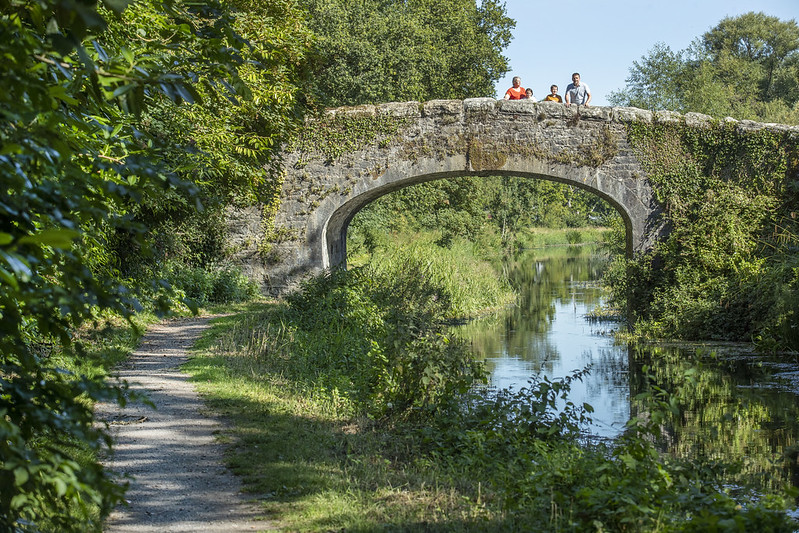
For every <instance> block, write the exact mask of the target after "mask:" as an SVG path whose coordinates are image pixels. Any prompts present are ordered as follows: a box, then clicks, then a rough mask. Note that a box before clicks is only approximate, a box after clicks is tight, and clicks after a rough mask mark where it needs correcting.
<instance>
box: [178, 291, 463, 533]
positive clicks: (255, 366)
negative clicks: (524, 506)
mask: <svg viewBox="0 0 799 533" xmlns="http://www.w3.org/2000/svg"><path fill="white" fill-rule="evenodd" d="M280 305H281V304H278V303H267V304H253V305H251V306H250V307H249V308H248V309H247V310H246V311H244V312H243V313H241V314H239V315H236V316H230V317H225V318H221V319H216V320H215V321H214V327H213V329H212V330H211V331H210V332H209V334H208V335H206V336H205V337H204V338H203V340H202V341H201V342H200V343H198V345H197V346H196V348H195V353H194V357H193V358H192V359H191V360H190V361H189V363H188V364H187V365H186V366H185V367H184V370H186V371H187V372H188V373H189V374H191V376H192V379H193V380H194V381H195V382H196V383H197V386H198V388H199V390H200V392H201V393H202V394H203V396H204V397H205V399H206V401H207V402H208V404H209V406H210V407H211V408H212V409H213V410H214V411H216V412H218V413H219V414H221V415H222V416H224V417H225V418H226V419H228V420H230V422H231V428H232V429H231V430H230V431H229V432H228V433H227V435H226V438H227V439H228V440H229V442H230V443H231V448H230V450H229V453H228V455H227V461H228V464H229V465H230V466H231V468H232V469H233V470H234V472H236V473H237V474H239V475H241V476H242V480H243V481H244V483H245V487H246V491H247V492H250V493H252V494H253V495H256V496H257V497H258V498H259V499H260V500H261V502H262V509H263V512H264V514H265V516H266V517H267V518H269V519H272V520H277V521H278V523H279V524H280V525H281V526H282V529H283V530H286V531H329V530H346V531H374V530H378V529H380V528H381V525H385V524H395V525H396V524H403V526H402V527H403V530H413V529H414V528H416V527H417V526H418V529H419V530H423V529H425V527H427V526H426V525H425V524H430V523H431V521H432V522H433V523H434V522H436V521H442V520H444V519H445V517H452V516H461V515H463V516H466V517H468V516H470V514H474V510H473V508H472V507H473V506H472V505H471V504H470V503H469V502H468V501H467V500H465V499H464V497H463V495H462V494H460V493H459V492H458V491H455V490H453V489H452V488H451V487H445V486H438V484H437V482H436V480H435V479H433V478H430V477H428V475H426V474H425V472H424V469H423V468H419V467H417V466H414V465H412V464H411V465H408V464H402V465H399V463H397V462H395V461H392V459H391V458H390V456H391V455H392V454H394V455H397V456H399V455H402V454H403V451H404V450H403V443H401V442H393V443H391V444H390V446H388V450H390V451H391V453H388V454H387V453H386V450H387V446H386V442H385V438H386V434H385V433H383V432H380V431H377V430H376V429H375V426H374V423H373V422H372V421H369V420H367V419H363V420H359V419H353V418H351V410H350V409H349V407H348V405H346V401H345V400H342V399H337V398H336V395H335V393H332V394H331V392H330V391H324V390H315V389H313V388H309V387H308V386H307V385H304V384H300V383H298V382H296V381H294V382H292V381H289V380H287V379H285V378H283V377H281V372H280V371H279V368H278V366H279V363H276V362H275V361H274V360H272V361H266V360H263V359H268V358H259V357H258V354H260V353H263V352H264V351H265V350H266V351H268V350H271V349H275V348H276V346H275V345H274V344H273V341H274V339H266V338H264V337H260V336H258V335H256V334H254V332H256V331H258V330H259V329H265V328H267V324H266V322H267V321H268V320H269V318H267V317H268V316H269V315H270V313H272V312H278V308H279V306H280ZM272 316H274V315H272ZM270 327H271V326H270ZM279 336H280V335H279V334H277V332H275V337H279ZM231 350H232V351H231ZM287 364H290V363H289V362H288V361H287Z"/></svg>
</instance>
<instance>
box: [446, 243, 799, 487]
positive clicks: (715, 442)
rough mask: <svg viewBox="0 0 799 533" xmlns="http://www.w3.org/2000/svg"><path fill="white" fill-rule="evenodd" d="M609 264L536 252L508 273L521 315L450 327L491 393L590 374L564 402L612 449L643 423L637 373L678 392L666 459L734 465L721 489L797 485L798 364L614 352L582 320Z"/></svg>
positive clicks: (601, 328) (580, 255) (588, 252)
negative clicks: (479, 364)
mask: <svg viewBox="0 0 799 533" xmlns="http://www.w3.org/2000/svg"><path fill="white" fill-rule="evenodd" d="M606 264H607V259H606V258H604V257H601V256H599V255H597V254H596V253H595V250H593V249H591V248H588V247H580V248H571V249H569V248H566V247H564V248H557V249H545V250H539V251H534V252H532V253H528V254H525V255H522V256H519V257H517V258H514V259H513V260H512V261H510V262H509V263H508V265H507V267H506V268H507V273H508V276H509V278H510V279H511V280H512V282H513V283H514V284H515V286H516V287H518V288H519V291H520V298H519V304H518V305H517V306H515V307H513V308H510V309H508V310H507V311H506V312H504V313H502V314H500V315H498V316H494V317H490V318H487V319H484V320H480V321H475V322H472V323H469V324H467V325H464V326H461V327H460V328H458V329H459V334H460V335H463V336H464V337H465V338H467V339H468V340H469V341H470V342H471V344H472V346H473V350H474V353H475V356H476V357H478V358H480V359H482V360H484V361H485V363H486V366H487V368H488V370H489V372H490V375H491V378H490V379H491V384H492V385H493V386H496V387H498V388H511V387H512V388H514V389H519V388H520V387H523V386H525V385H526V384H527V381H528V379H530V377H531V376H533V375H536V374H539V373H543V374H545V375H547V376H548V377H550V378H557V377H563V376H566V375H568V374H571V373H572V372H573V371H574V370H580V369H583V368H585V367H586V366H588V365H590V366H591V373H590V375H589V376H588V378H587V379H586V380H585V381H584V382H582V383H580V382H576V383H575V384H574V387H573V391H572V392H573V394H572V396H571V400H572V401H573V402H575V403H578V402H586V403H589V404H591V405H592V406H593V407H594V409H595V412H594V414H593V417H594V423H593V425H592V427H590V428H589V429H590V431H591V432H592V433H594V434H596V435H598V436H602V437H609V438H612V437H615V436H617V435H618V434H619V433H620V432H621V431H622V430H623V429H624V426H625V424H626V422H627V421H628V420H629V419H630V417H631V416H637V415H640V414H645V406H644V405H643V404H642V403H641V401H640V400H636V399H635V398H636V396H637V395H638V394H639V393H640V392H643V391H645V390H646V389H647V387H648V386H649V382H648V379H647V378H646V377H645V376H644V372H643V369H644V367H645V366H646V368H648V369H649V370H648V372H649V374H650V375H651V376H653V378H654V380H655V383H656V384H657V385H658V386H660V387H661V388H663V389H665V390H668V391H675V390H677V389H680V388H682V390H683V391H684V393H685V398H684V401H683V408H684V413H683V415H682V418H681V420H678V421H677V422H676V423H675V424H674V425H672V426H669V427H664V428H663V431H662V443H661V444H662V446H663V449H664V450H667V451H669V452H670V453H671V454H672V455H674V456H676V457H685V458H691V459H694V460H696V459H700V458H703V459H708V460H723V461H725V462H733V463H738V464H739V466H740V470H739V471H738V472H737V473H735V474H728V475H727V477H726V478H725V479H726V480H727V481H728V482H729V483H731V484H736V485H741V484H754V485H755V486H761V487H770V488H779V487H783V486H787V485H788V484H789V483H790V482H791V479H792V478H793V483H794V484H796V483H797V482H799V463H797V457H796V456H797V455H799V444H798V439H797V435H798V434H799V402H797V399H798V398H797V396H798V395H797V388H798V387H799V384H798V383H797V381H799V365H798V364H797V363H796V361H788V362H786V361H785V357H782V358H779V359H773V360H769V359H767V358H762V357H758V358H755V357H753V356H751V355H742V354H739V355H736V356H732V355H730V354H723V355H717V352H718V350H717V348H714V350H713V351H711V350H708V349H702V348H700V349H696V348H686V347H685V346H679V347H678V346H654V347H652V346H650V347H640V346H639V347H636V348H630V347H628V346H626V345H623V346H622V345H618V344H617V343H615V342H614V340H613V337H612V335H609V334H608V333H609V332H608V331H607V330H608V329H610V328H609V326H608V325H607V323H598V324H594V323H591V322H590V321H588V320H587V319H586V317H585V315H586V313H587V312H588V311H589V310H591V309H592V308H593V307H595V306H596V305H598V304H599V303H600V302H601V299H602V292H601V290H600V288H599V286H598V285H597V284H596V280H597V279H599V277H600V275H601V273H602V271H603V269H604V268H605V266H606ZM689 368H692V369H693V370H692V371H691V372H692V373H693V374H692V376H691V378H690V381H686V377H685V373H686V371H687V370H688V369H689Z"/></svg>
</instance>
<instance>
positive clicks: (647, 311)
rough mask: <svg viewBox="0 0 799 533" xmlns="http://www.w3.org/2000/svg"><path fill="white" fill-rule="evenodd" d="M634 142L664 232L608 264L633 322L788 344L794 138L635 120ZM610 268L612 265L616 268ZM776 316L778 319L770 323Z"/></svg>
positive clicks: (660, 331)
mask: <svg viewBox="0 0 799 533" xmlns="http://www.w3.org/2000/svg"><path fill="white" fill-rule="evenodd" d="M630 142H631V144H632V145H633V146H634V147H635V149H636V150H637V151H638V154H639V159H640V160H641V161H642V163H643V164H644V166H645V168H646V170H647V173H648V175H649V176H650V180H652V183H653V185H654V186H655V190H656V195H657V198H658V201H659V202H661V203H662V205H664V207H665V218H666V222H667V223H668V225H669V227H670V228H671V233H670V235H669V236H668V238H667V239H665V240H664V241H662V242H660V243H659V244H658V246H657V247H656V250H654V251H653V252H652V254H650V255H648V256H645V257H639V258H636V259H635V260H634V261H632V262H630V263H626V264H625V265H622V264H621V263H619V264H618V267H621V268H625V269H629V271H628V273H627V274H626V275H624V274H621V275H618V276H617V275H616V274H611V278H609V279H612V280H616V282H619V281H620V279H622V278H624V279H625V280H626V281H623V282H621V284H618V283H617V284H615V289H614V290H615V293H616V295H618V296H621V295H626V297H627V298H628V300H627V301H628V302H629V303H630V304H631V310H632V311H633V313H634V316H635V318H637V319H638V320H641V321H642V322H641V323H640V324H639V326H641V329H642V331H643V332H648V333H649V334H652V335H657V336H675V337H681V338H690V339H698V338H703V339H708V338H719V337H722V338H726V339H734V340H750V339H760V340H761V341H763V342H764V343H777V344H778V345H781V346H795V344H794V342H795V336H794V335H786V334H785V333H784V332H783V331H788V330H790V329H793V327H791V326H788V324H791V323H794V324H795V322H793V321H794V320H795V318H794V317H793V313H792V312H791V311H788V309H789V308H790V306H791V305H793V304H794V303H795V302H796V298H797V293H796V280H795V277H794V274H793V269H794V268H795V258H794V256H795V249H796V244H797V237H796V236H797V234H799V227H797V224H796V219H795V213H796V211H797V208H799V205H797V196H796V194H795V189H796V179H797V161H799V158H798V157H797V156H798V155H799V146H797V144H796V140H795V139H792V138H791V137H790V135H788V134H787V133H778V132H774V131H770V130H765V129H761V130H757V131H749V132H746V131H739V130H737V129H736V128H735V127H734V126H732V125H730V124H722V123H720V124H717V125H716V126H714V127H711V128H707V129H696V128H688V127H685V126H681V125H674V124H672V125H667V124H655V125H652V126H645V125H636V126H633V127H631V129H630ZM617 272H618V271H617ZM777 324H780V326H779V327H775V326H776V325H777Z"/></svg>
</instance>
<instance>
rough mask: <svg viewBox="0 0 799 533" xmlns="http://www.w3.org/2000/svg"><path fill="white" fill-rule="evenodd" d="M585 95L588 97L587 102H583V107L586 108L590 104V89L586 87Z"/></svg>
mask: <svg viewBox="0 0 799 533" xmlns="http://www.w3.org/2000/svg"><path fill="white" fill-rule="evenodd" d="M585 94H587V95H588V100H586V101H585V104H584V105H585V107H588V104H590V103H591V87H589V86H588V85H586V86H585Z"/></svg>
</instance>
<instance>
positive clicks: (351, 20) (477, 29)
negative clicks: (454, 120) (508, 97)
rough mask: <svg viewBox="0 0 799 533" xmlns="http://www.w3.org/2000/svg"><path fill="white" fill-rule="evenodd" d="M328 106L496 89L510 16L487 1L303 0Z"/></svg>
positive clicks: (320, 94) (319, 96)
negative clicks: (307, 11) (354, 0)
mask: <svg viewBox="0 0 799 533" xmlns="http://www.w3.org/2000/svg"><path fill="white" fill-rule="evenodd" d="M305 4H306V5H307V7H308V10H309V13H310V15H311V18H310V21H309V24H310V26H311V29H312V31H313V32H314V33H315V34H316V36H317V39H316V44H315V51H316V61H315V63H314V66H313V71H314V75H315V78H316V81H315V84H314V86H315V89H316V91H315V94H314V97H315V98H316V100H317V101H319V102H320V103H322V104H324V105H328V106H340V105H356V104H363V103H379V102H391V101H405V100H418V101H425V100H431V99H435V98H467V97H478V96H490V95H493V94H494V88H493V87H494V82H496V80H498V79H499V78H500V77H501V76H502V75H504V74H505V72H506V71H507V69H508V64H507V59H506V58H505V57H504V56H502V55H501V51H502V49H503V48H505V47H506V46H507V45H508V43H509V42H510V39H511V34H510V30H511V29H512V28H513V26H514V24H515V23H514V22H513V21H512V20H511V19H510V18H508V17H507V16H506V14H505V7H504V5H501V4H499V3H498V2H496V1H495V0H486V1H484V2H482V3H481V4H480V5H479V6H478V5H477V2H475V1H474V0H443V1H432V0H408V1H397V0H389V1H385V0H382V1H379V0H365V1H362V2H346V1H343V0H306V2H305Z"/></svg>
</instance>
